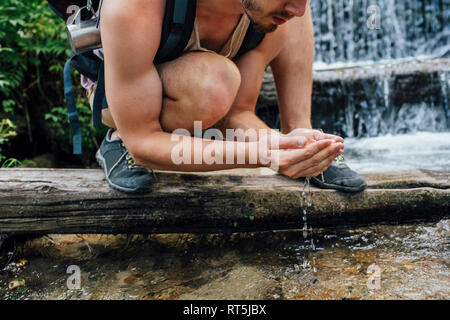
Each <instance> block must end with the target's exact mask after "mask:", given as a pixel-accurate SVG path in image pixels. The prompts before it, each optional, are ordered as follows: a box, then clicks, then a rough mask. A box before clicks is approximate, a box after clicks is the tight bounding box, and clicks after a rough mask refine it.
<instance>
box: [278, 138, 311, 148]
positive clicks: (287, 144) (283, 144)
mask: <svg viewBox="0 0 450 320" xmlns="http://www.w3.org/2000/svg"><path fill="white" fill-rule="evenodd" d="M305 143H306V138H305V137H302V136H286V135H280V136H279V140H278V148H277V147H276V146H275V145H274V143H273V141H272V143H271V144H270V148H271V149H298V148H302V147H303V146H304V145H305Z"/></svg>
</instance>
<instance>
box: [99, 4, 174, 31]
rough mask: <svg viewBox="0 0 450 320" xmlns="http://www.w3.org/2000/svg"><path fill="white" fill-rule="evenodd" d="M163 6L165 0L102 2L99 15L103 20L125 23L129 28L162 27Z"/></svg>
mask: <svg viewBox="0 0 450 320" xmlns="http://www.w3.org/2000/svg"><path fill="white" fill-rule="evenodd" d="M165 6H166V0H152V1H148V0H127V1H123V0H109V1H105V2H104V4H103V7H102V12H101V14H102V18H103V19H113V20H114V21H116V22H118V23H126V24H127V25H128V26H129V27H131V28H132V27H133V26H136V27H141V26H146V25H151V24H155V23H157V24H159V25H162V21H163V18H164V10H165ZM146 31H147V32H148V31H149V30H146Z"/></svg>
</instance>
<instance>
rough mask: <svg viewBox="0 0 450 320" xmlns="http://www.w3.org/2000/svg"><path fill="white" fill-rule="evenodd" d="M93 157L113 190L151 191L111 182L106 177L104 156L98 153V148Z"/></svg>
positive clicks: (130, 191)
mask: <svg viewBox="0 0 450 320" xmlns="http://www.w3.org/2000/svg"><path fill="white" fill-rule="evenodd" d="M95 159H96V160H97V162H98V164H99V165H100V167H102V168H103V172H104V173H105V178H106V182H108V185H109V186H110V187H111V188H113V189H114V190H117V191H121V192H126V193H148V192H150V191H151V189H150V188H149V189H131V188H125V187H121V186H119V185H117V184H115V183H113V182H112V181H111V180H110V179H109V178H108V173H107V172H106V161H105V158H103V156H102V155H101V154H100V150H97V152H96V153H95Z"/></svg>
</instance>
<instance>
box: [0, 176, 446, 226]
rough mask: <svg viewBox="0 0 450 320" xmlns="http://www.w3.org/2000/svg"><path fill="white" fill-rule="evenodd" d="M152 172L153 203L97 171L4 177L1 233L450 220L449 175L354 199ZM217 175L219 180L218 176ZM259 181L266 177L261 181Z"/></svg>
mask: <svg viewBox="0 0 450 320" xmlns="http://www.w3.org/2000/svg"><path fill="white" fill-rule="evenodd" d="M250 172H252V173H257V174H242V173H240V171H227V172H222V174H213V173H208V174H182V173H167V172H158V173H157V177H158V181H157V182H156V183H155V185H154V190H153V191H152V192H151V193H148V194H144V195H130V194H125V193H121V192H118V191H114V190H112V189H110V188H109V187H108V186H107V184H106V181H105V179H104V174H103V171H101V170H95V169H92V170H72V169H0V233H8V234H44V233H112V234H118V233H185V232H186V233H188V232H189V233H191V232H194V233H196V232H205V233H220V232H241V231H264V230H280V229H301V228H302V227H303V220H302V215H303V213H302V211H303V208H306V209H307V223H308V226H312V227H313V228H319V227H341V226H355V225H367V224H373V223H400V222H406V221H412V220H417V219H420V220H435V219H440V218H443V217H447V216H448V212H449V203H448V195H449V188H450V182H449V177H450V174H449V172H434V171H425V170H419V171H407V172H399V173H385V174H369V175H366V178H367V179H368V183H369V188H368V189H367V190H366V191H364V192H362V193H358V194H346V193H342V192H337V191H334V190H321V189H317V188H311V206H310V207H308V206H307V205H306V203H305V199H304V197H302V191H303V186H304V183H303V182H302V181H298V180H292V179H289V178H287V177H284V176H281V175H278V174H273V172H271V171H270V170H269V171H263V172H262V171H258V170H256V171H250ZM219 173H220V172H219ZM261 173H262V174H261Z"/></svg>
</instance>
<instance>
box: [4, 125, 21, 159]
mask: <svg viewBox="0 0 450 320" xmlns="http://www.w3.org/2000/svg"><path fill="white" fill-rule="evenodd" d="M16 134H17V133H16V126H15V125H14V124H13V123H12V122H11V120H9V119H3V120H1V121H0V168H11V167H16V166H18V165H20V161H18V160H17V159H13V158H10V159H6V156H4V155H3V154H2V144H4V143H5V142H7V141H8V139H9V138H11V137H14V136H15V135H16Z"/></svg>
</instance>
